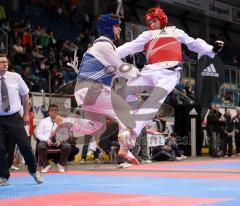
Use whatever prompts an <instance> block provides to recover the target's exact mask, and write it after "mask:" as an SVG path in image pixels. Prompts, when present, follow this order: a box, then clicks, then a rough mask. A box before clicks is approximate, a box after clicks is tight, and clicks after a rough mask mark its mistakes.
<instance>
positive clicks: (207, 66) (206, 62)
mask: <svg viewBox="0 0 240 206" xmlns="http://www.w3.org/2000/svg"><path fill="white" fill-rule="evenodd" d="M223 83H224V65H223V62H222V60H221V59H220V58H219V57H218V56H215V57H214V59H212V58H210V57H209V56H202V57H201V58H200V59H199V60H198V64H197V72H196V84H195V97H196V103H197V104H199V105H201V106H204V107H208V106H209V105H210V103H211V102H212V99H213V97H214V96H215V95H217V94H218V93H219V88H220V87H221V85H222V84H223Z"/></svg>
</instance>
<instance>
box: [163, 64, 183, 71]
mask: <svg viewBox="0 0 240 206" xmlns="http://www.w3.org/2000/svg"><path fill="white" fill-rule="evenodd" d="M182 66H183V64H182V63H178V64H177V65H175V66H173V67H170V68H166V69H167V70H171V71H175V69H177V68H178V67H182Z"/></svg>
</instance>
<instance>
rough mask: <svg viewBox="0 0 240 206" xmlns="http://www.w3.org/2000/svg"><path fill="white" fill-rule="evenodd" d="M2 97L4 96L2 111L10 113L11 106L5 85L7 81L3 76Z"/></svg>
mask: <svg viewBox="0 0 240 206" xmlns="http://www.w3.org/2000/svg"><path fill="white" fill-rule="evenodd" d="M1 96H2V109H3V111H4V112H8V111H9V110H10V104H9V98H8V90H7V85H6V83H5V79H4V77H3V76H1Z"/></svg>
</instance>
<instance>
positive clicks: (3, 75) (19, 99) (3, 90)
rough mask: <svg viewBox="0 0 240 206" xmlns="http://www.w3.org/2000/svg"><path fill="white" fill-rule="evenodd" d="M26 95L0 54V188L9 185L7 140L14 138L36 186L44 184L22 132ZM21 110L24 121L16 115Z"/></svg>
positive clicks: (23, 131)
mask: <svg viewBox="0 0 240 206" xmlns="http://www.w3.org/2000/svg"><path fill="white" fill-rule="evenodd" d="M28 92H29V89H28V87H27V85H26V83H25V82H24V81H23V79H22V78H21V76H20V75H19V74H17V73H14V72H9V71H8V59H7V56H6V54H0V186H6V185H9V183H8V179H9V177H10V173H9V170H8V161H7V151H6V140H7V138H13V139H12V140H13V142H16V144H17V145H18V147H19V150H20V152H21V154H22V156H23V157H24V160H25V162H26V164H27V166H28V171H29V173H30V175H31V176H32V177H33V178H34V180H35V181H36V182H37V183H42V182H43V177H42V175H41V174H40V173H39V172H38V171H37V167H36V163H35V158H34V155H33V152H32V149H31V146H30V141H29V138H28V136H27V133H26V131H25V128H24V122H27V121H28V111H29V96H28ZM22 106H23V117H22V118H21V116H20V114H19V111H20V110H21V107H22ZM6 133H8V136H6Z"/></svg>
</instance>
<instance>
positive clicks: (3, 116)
mask: <svg viewBox="0 0 240 206" xmlns="http://www.w3.org/2000/svg"><path fill="white" fill-rule="evenodd" d="M17 115H19V112H16V113H14V114H9V115H0V118H8V117H14V116H17Z"/></svg>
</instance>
